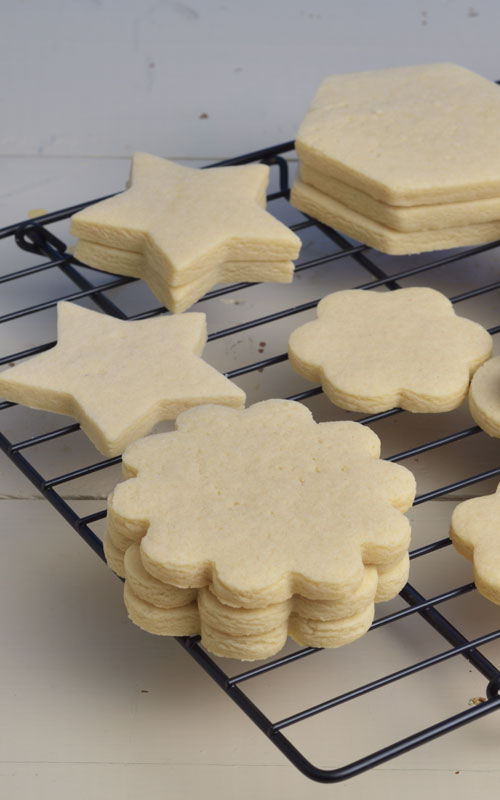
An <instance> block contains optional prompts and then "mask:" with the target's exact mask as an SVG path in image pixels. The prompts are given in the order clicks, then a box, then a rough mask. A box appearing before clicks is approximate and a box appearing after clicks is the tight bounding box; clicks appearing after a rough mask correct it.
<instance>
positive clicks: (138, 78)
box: [0, 0, 500, 158]
mask: <svg viewBox="0 0 500 800" xmlns="http://www.w3.org/2000/svg"><path fill="white" fill-rule="evenodd" d="M0 11H1V23H2V24H1V26H0V59H1V62H0V63H1V69H0V98H1V103H2V124H1V126H0V127H1V130H0V154H2V155H27V154H30V155H44V156H110V157H116V156H128V155H130V154H131V153H132V151H133V150H134V149H136V150H137V149H143V150H146V151H150V152H154V153H157V154H158V155H164V156H168V157H176V158H190V157H193V156H199V157H202V158H221V157H227V156H230V155H236V154H238V153H241V152H244V151H247V150H251V149H256V148H259V147H262V146H265V145H269V144H272V143H276V142H279V141H284V140H288V139H291V138H293V136H294V132H295V130H296V128H297V125H298V123H299V122H300V119H301V117H302V115H303V114H304V113H305V111H306V109H307V107H308V104H309V101H310V99H311V96H312V94H313V93H314V90H315V88H316V86H317V84H318V83H319V82H320V80H321V79H322V78H323V77H325V76H326V75H328V74H331V73H334V72H350V71H357V70H361V69H375V68H379V67H387V66H398V65H403V64H418V63H426V62H430V61H446V60H448V61H455V62H457V63H460V64H462V65H463V66H466V67H469V68H471V69H474V70H476V71H478V72H480V73H481V74H483V75H484V76H485V77H487V78H491V79H497V78H500V65H499V63H498V38H499V33H500V4H499V3H497V2H495V0H489V1H488V2H486V1H485V0H376V1H375V0H309V1H308V0H254V2H250V1H249V0H247V1H246V2H245V1H244V0H225V2H221V0H188V2H182V0H152V1H151V0H146V1H145V2H143V1H142V0H2V3H1V6H0ZM203 114H206V115H207V118H201V116H202V115H203Z"/></svg>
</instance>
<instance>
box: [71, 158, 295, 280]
mask: <svg viewBox="0 0 500 800" xmlns="http://www.w3.org/2000/svg"><path fill="white" fill-rule="evenodd" d="M268 179H269V167H268V166H266V165H264V164H246V165H244V166H237V167H218V168H214V169H207V170H199V169H191V168H189V167H182V166H180V165H179V164H175V163H173V162H171V161H167V160H166V159H163V158H158V157H157V156H153V155H149V154H147V153H136V154H135V155H134V157H133V162H132V170H131V177H130V186H129V188H128V189H127V190H126V191H125V192H123V193H122V194H119V195H116V196H114V197H112V198H109V199H107V200H103V201H101V202H100V203H96V204H94V205H91V206H88V207H87V208H85V209H83V210H82V211H79V212H78V213H77V214H75V215H74V216H73V217H72V223H71V233H73V234H74V235H75V236H77V237H80V238H82V239H85V240H87V241H91V242H97V243H98V244H101V245H106V246H108V247H116V248H120V249H122V250H130V251H132V252H138V253H142V254H143V256H144V261H145V270H146V271H145V273H144V274H143V277H144V279H145V280H146V281H147V282H149V281H150V279H151V278H152V279H153V282H155V280H157V277H156V276H157V275H162V276H163V278H162V279H163V280H164V281H165V282H166V283H167V284H168V285H169V286H170V287H172V286H182V285H184V284H186V283H189V282H190V281H193V280H195V279H197V278H199V277H201V276H205V277H206V276H207V275H208V274H212V277H213V280H212V283H213V284H215V283H216V282H217V279H218V278H217V270H218V269H219V265H220V264H221V263H222V262H225V261H266V262H269V261H288V260H293V259H295V258H297V256H298V253H299V250H300V239H299V237H298V236H296V234H294V233H293V232H292V231H290V230H289V228H287V226H286V225H283V224H282V223H281V222H279V221H278V220H277V219H275V217H273V216H272V215H271V214H269V213H268V212H267V211H265V208H264V207H263V206H265V202H266V201H265V196H266V187H267V183H268Z"/></svg>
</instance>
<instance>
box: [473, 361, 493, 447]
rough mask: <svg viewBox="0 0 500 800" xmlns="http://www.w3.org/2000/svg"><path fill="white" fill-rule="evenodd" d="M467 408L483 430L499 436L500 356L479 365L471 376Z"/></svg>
mask: <svg viewBox="0 0 500 800" xmlns="http://www.w3.org/2000/svg"><path fill="white" fill-rule="evenodd" d="M469 410H470V413H471V415H472V418H473V419H474V421H475V422H477V424H478V425H479V427H480V428H482V429H483V431H485V432H486V433H487V434H489V436H494V437H496V438H500V356H497V357H496V358H491V359H490V360H489V361H487V362H486V364H483V365H482V367H479V369H478V371H477V372H476V373H475V375H474V377H473V378H472V381H471V385H470V390H469Z"/></svg>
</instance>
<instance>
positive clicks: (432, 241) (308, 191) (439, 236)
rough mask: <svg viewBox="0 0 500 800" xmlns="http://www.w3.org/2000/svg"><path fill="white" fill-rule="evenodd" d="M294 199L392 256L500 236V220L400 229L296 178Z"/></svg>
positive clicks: (304, 208)
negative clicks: (430, 227) (350, 206)
mask: <svg viewBox="0 0 500 800" xmlns="http://www.w3.org/2000/svg"><path fill="white" fill-rule="evenodd" d="M290 202H291V204H292V205H293V206H295V208H297V209H298V210H299V211H302V212H304V213H305V214H308V215H309V216H311V217H314V219H317V220H319V221H320V222H323V223H324V224H325V225H329V226H330V227H331V228H335V229H337V230H339V231H342V232H343V233H345V234H347V236H351V237H352V238H353V239H356V240H357V241H358V242H363V243H364V244H367V245H369V246H370V247H374V248H376V249H377V250H380V252H382V253H388V254H390V255H409V254H412V253H423V252H426V251H428V250H445V249H447V248H452V247H462V246H465V245H473V244H483V243H484V242H492V241H495V240H496V239H500V219H496V220H492V221H490V222H477V223H473V224H468V225H459V226H455V227H450V228H438V229H436V228H433V229H429V230H414V231H403V232H402V231H399V230H394V229H393V228H390V227H389V226H387V225H384V224H382V223H381V222H377V221H376V220H375V219H370V218H369V217H366V216H364V215H363V214H361V213H360V212H359V211H355V210H354V209H353V208H349V207H348V206H347V205H345V204H344V203H341V202H340V201H339V200H334V199H333V197H329V196H328V195H326V194H323V192H320V191H318V189H315V188H314V187H313V186H308V185H307V184H305V183H303V182H302V181H301V180H300V179H296V180H295V182H294V184H293V186H292V191H291V194H290Z"/></svg>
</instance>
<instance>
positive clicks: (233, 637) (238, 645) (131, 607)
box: [124, 582, 374, 661]
mask: <svg viewBox="0 0 500 800" xmlns="http://www.w3.org/2000/svg"><path fill="white" fill-rule="evenodd" d="M207 596H211V593H210V592H209V591H208V590H207V589H201V590H200V593H199V597H198V606H199V614H198V608H197V606H196V603H190V604H189V605H186V606H181V607H180V608H168V609H167V608H159V607H157V606H154V605H152V604H150V603H147V602H146V601H144V600H143V599H142V598H140V597H139V596H138V595H136V594H135V592H134V591H133V589H132V588H131V587H130V586H129V585H128V583H127V582H125V587H124V600H125V606H126V608H127V611H128V614H129V617H130V619H131V620H132V622H134V623H135V624H136V625H138V627H140V628H142V629H143V630H145V631H147V632H148V633H154V634H156V635H160V636H193V635H195V634H197V633H201V641H202V644H203V645H204V647H206V648H207V650H210V652H212V653H214V654H215V655H218V656H224V657H226V658H236V659H240V660H242V661H253V660H256V659H262V658H268V657H270V656H273V655H275V654H276V653H278V652H279V651H280V650H281V648H282V647H283V645H284V644H285V642H286V639H287V636H288V635H290V636H292V638H294V639H295V640H296V641H297V642H298V643H299V644H303V645H308V646H310V647H341V646H342V645H345V644H349V643H350V642H352V641H354V640H355V639H358V638H359V637H360V636H362V635H363V634H364V633H366V631H367V630H368V628H369V627H370V625H371V623H372V620H373V613H374V609H373V605H372V604H370V605H369V606H368V607H367V608H366V609H363V610H362V611H360V612H358V613H357V614H354V615H353V616H352V617H349V618H347V619H340V620H338V619H335V620H318V619H307V618H303V617H300V616H299V615H298V614H295V613H293V614H290V615H289V616H287V617H286V618H283V619H281V620H280V619H279V614H276V615H275V616H276V618H277V621H278V624H277V625H276V627H270V626H268V625H265V624H264V625H262V626H259V624H258V614H257V612H260V611H261V609H234V608H233V609H231V610H230V611H231V614H232V619H231V624H230V625H228V626H227V628H226V629H221V628H219V627H217V626H216V625H214V624H213V622H212V619H211V617H210V615H209V614H207V613H206V608H204V607H203V606H202V603H203V598H206V597H207ZM211 602H214V603H216V604H217V603H218V601H217V600H216V599H215V598H214V597H213V596H211ZM289 603H290V601H287V602H285V603H284V604H278V605H279V606H280V607H281V605H285V606H286V605H289ZM228 608H229V607H228ZM262 611H265V609H262ZM238 614H239V615H240V616H241V617H242V619H241V621H240V622H239V624H238V618H237V615H238ZM260 616H261V621H262V618H264V617H265V615H264V614H262V615H260ZM249 617H251V618H252V622H253V624H249V626H248V631H246V623H248V622H249ZM267 619H269V621H270V619H271V617H270V615H269V614H268V615H267Z"/></svg>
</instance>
